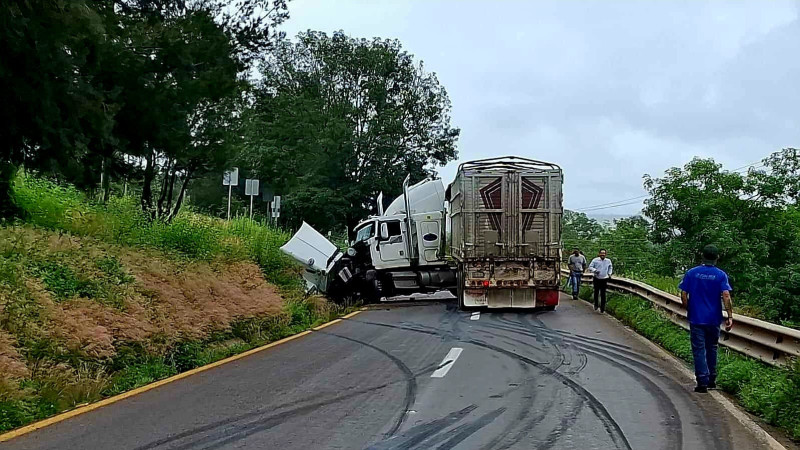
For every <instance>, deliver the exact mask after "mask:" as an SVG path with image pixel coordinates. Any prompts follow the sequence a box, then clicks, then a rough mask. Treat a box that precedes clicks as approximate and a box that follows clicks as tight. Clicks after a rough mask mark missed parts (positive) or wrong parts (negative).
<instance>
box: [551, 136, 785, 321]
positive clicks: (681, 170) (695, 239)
mask: <svg viewBox="0 0 800 450" xmlns="http://www.w3.org/2000/svg"><path fill="white" fill-rule="evenodd" d="M644 186H645V188H646V189H647V190H648V192H649V198H648V199H647V200H645V208H644V210H643V214H644V218H631V219H623V220H618V221H616V222H615V224H614V226H613V227H600V228H602V229H600V230H598V229H597V227H598V225H597V224H596V222H593V221H592V220H591V219H589V218H587V217H585V216H583V215H582V214H576V213H566V214H565V216H564V243H565V247H569V246H571V245H573V244H572V243H573V242H575V243H577V244H578V245H581V246H582V248H586V249H590V251H591V252H594V251H595V250H596V249H597V248H598V247H600V246H605V247H608V249H609V251H610V257H611V258H612V259H614V263H615V266H616V267H618V269H620V270H621V271H623V272H626V273H628V274H629V275H638V274H655V275H664V276H668V277H675V276H680V275H681V274H683V273H684V272H685V271H686V270H687V269H689V268H691V267H692V266H694V265H696V264H699V263H700V259H701V258H700V252H701V250H702V248H703V247H704V246H705V245H708V244H714V245H716V246H717V247H718V248H719V249H720V254H721V257H720V261H719V265H720V267H721V268H722V269H723V270H725V271H726V272H728V274H729V276H730V278H731V282H732V284H733V288H734V295H735V299H736V303H737V304H738V305H739V307H740V308H743V309H744V310H745V311H746V312H750V313H752V314H755V315H758V316H761V317H763V318H765V319H768V320H772V321H782V320H783V321H791V322H792V323H795V324H796V323H798V322H800V301H798V300H797V298H798V296H800V276H798V274H800V209H799V207H800V204H798V201H800V152H798V150H797V149H794V148H787V149H783V150H781V151H779V152H776V153H774V154H772V155H770V156H769V157H768V158H766V159H765V160H764V161H763V162H762V164H760V165H759V168H758V169H756V168H751V169H749V170H747V171H746V172H741V171H727V170H724V169H723V168H722V165H721V164H718V163H716V162H715V161H713V160H711V159H699V158H697V159H694V160H692V161H690V162H689V163H687V164H686V165H684V166H683V167H673V168H671V169H669V170H667V171H666V172H665V173H664V175H663V176H661V177H653V176H649V175H645V177H644ZM568 250H569V249H568ZM587 256H589V253H587ZM618 261H619V262H620V263H621V264H618Z"/></svg>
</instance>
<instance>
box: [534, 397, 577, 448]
mask: <svg viewBox="0 0 800 450" xmlns="http://www.w3.org/2000/svg"><path fill="white" fill-rule="evenodd" d="M585 404H586V399H584V398H581V397H578V401H577V402H576V403H575V405H573V407H572V408H571V411H570V412H569V414H567V415H566V416H564V417H562V418H561V423H559V424H558V425H557V426H556V427H555V428H554V429H553V431H551V432H550V433H549V434H548V435H547V437H546V438H545V440H544V442H543V443H542V445H540V446H538V447H537V450H549V449H551V448H553V446H554V445H556V443H558V441H559V439H561V437H562V436H563V435H564V433H565V432H566V431H567V430H569V429H570V427H572V426H573V425H575V422H577V421H578V416H579V415H580V414H581V411H583V406H584V405H585Z"/></svg>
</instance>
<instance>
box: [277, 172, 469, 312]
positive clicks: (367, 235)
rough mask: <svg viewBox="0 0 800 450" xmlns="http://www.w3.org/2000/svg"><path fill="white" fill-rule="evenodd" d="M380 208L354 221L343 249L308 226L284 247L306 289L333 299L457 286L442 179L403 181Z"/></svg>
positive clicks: (370, 298) (415, 291)
mask: <svg viewBox="0 0 800 450" xmlns="http://www.w3.org/2000/svg"><path fill="white" fill-rule="evenodd" d="M403 192H404V194H403V195H401V196H400V197H398V198H397V199H395V200H394V201H393V202H392V203H391V204H390V205H389V207H388V208H386V210H385V211H383V208H382V201H381V199H380V197H379V199H378V210H379V214H378V215H377V216H374V217H370V218H369V219H367V220H364V221H363V222H361V223H360V224H358V225H357V226H356V227H355V229H354V230H353V234H354V235H355V239H354V241H352V242H351V245H350V247H349V248H348V249H347V250H346V251H344V252H342V251H340V250H339V249H338V248H337V247H336V246H335V245H334V244H333V243H331V242H330V241H328V240H327V239H325V237H324V236H322V235H321V234H320V233H318V232H317V231H316V230H314V229H313V228H312V227H311V226H309V225H308V224H305V223H304V224H303V226H302V227H301V228H300V230H299V231H298V232H297V233H296V234H295V235H294V237H293V238H292V239H291V240H290V241H289V242H288V243H287V244H286V245H284V246H283V247H281V250H283V251H284V252H285V253H286V254H288V255H290V256H291V257H293V258H294V259H295V260H297V261H298V262H300V263H301V264H303V265H304V266H305V273H304V275H303V278H304V279H305V280H306V284H307V286H308V288H309V289H312V290H317V291H319V292H322V293H325V294H327V295H328V296H329V297H331V298H333V299H334V300H344V299H348V298H363V299H366V300H367V301H377V300H379V299H380V298H382V297H389V296H393V295H400V294H409V293H417V292H433V291H438V290H441V289H449V290H451V291H453V292H455V290H456V274H455V266H453V265H452V264H450V263H449V262H448V259H447V258H446V257H445V254H444V251H445V237H446V234H445V222H446V214H445V199H444V184H443V183H442V181H441V180H439V179H435V180H426V181H423V182H420V183H418V184H415V185H413V186H409V185H408V178H406V181H405V182H404V183H403Z"/></svg>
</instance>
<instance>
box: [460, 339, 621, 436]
mask: <svg viewBox="0 0 800 450" xmlns="http://www.w3.org/2000/svg"><path fill="white" fill-rule="evenodd" d="M467 342H469V343H471V344H474V345H477V346H479V347H485V348H488V349H490V350H494V351H496V352H500V353H503V354H505V355H508V356H510V357H512V358H518V359H520V360H522V361H525V362H527V363H528V364H531V365H534V366H536V367H537V368H538V369H540V370H541V371H542V372H544V373H545V374H547V375H550V376H552V377H554V378H556V379H558V380H559V381H561V382H562V383H563V384H564V385H565V386H567V387H569V388H570V389H572V390H573V391H574V392H575V393H576V394H577V395H578V396H581V397H585V398H586V400H587V401H588V402H589V408H590V409H591V410H592V411H593V412H594V414H595V416H596V417H597V418H598V419H600V422H601V423H602V424H603V427H604V428H605V429H606V432H607V433H608V435H609V437H611V440H612V441H614V445H615V446H616V447H617V448H624V449H628V450H632V448H631V444H630V442H628V438H627V437H626V436H625V433H624V432H623V431H622V428H621V427H620V426H619V424H618V423H617V422H616V421H615V420H614V418H613V417H612V416H611V414H610V413H609V412H608V410H607V409H606V407H605V406H604V405H603V403H601V402H600V400H598V399H597V397H595V396H594V394H592V393H591V392H589V391H588V390H586V389H585V388H584V387H583V386H581V385H580V384H578V383H576V382H575V381H574V380H572V379H571V378H569V377H567V376H566V375H564V374H562V373H560V372H557V371H555V370H553V369H551V368H550V367H548V366H547V365H544V364H541V363H538V362H536V361H534V360H532V359H530V358H527V357H525V356H522V355H518V354H516V353H514V352H512V351H509V350H506V349H504V348H500V347H497V346H494V345H491V344H487V343H485V342H482V341H478V340H474V339H473V340H469V341H467Z"/></svg>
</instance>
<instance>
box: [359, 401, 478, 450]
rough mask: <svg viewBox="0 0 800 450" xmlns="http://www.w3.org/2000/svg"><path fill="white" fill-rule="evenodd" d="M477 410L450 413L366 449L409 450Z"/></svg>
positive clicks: (466, 409)
mask: <svg viewBox="0 0 800 450" xmlns="http://www.w3.org/2000/svg"><path fill="white" fill-rule="evenodd" d="M477 408H478V407H477V406H475V405H470V406H467V407H466V408H463V409H461V410H459V411H455V412H452V413H450V414H448V415H447V416H445V417H442V418H441V419H436V420H433V421H431V422H427V423H423V424H420V425H416V426H414V427H411V428H409V429H408V430H407V431H406V432H404V433H403V434H400V435H397V436H393V437H390V438H388V439H385V440H383V441H381V442H378V443H376V444H373V445H371V446H369V447H367V450H389V449H404V450H405V449H411V448H413V447H414V446H416V445H417V444H420V443H422V442H423V441H425V440H426V439H428V438H429V437H431V436H433V435H435V434H436V433H438V432H440V431H443V430H445V429H446V428H448V427H450V426H452V425H455V424H456V423H458V422H460V421H461V420H463V419H464V418H465V417H466V416H467V415H468V414H469V413H471V412H472V411H474V410H476V409H477Z"/></svg>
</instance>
